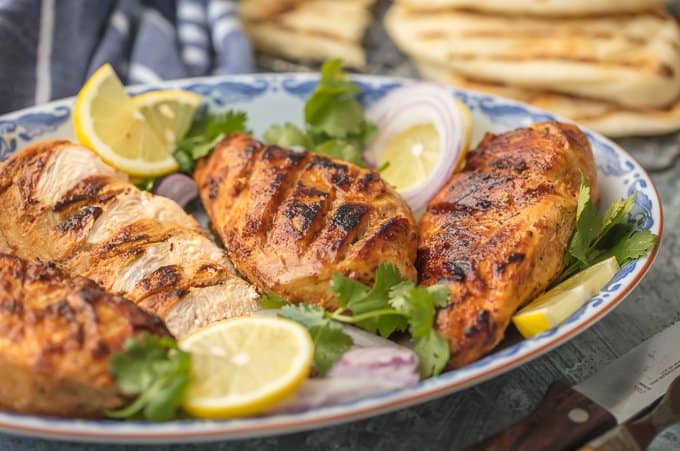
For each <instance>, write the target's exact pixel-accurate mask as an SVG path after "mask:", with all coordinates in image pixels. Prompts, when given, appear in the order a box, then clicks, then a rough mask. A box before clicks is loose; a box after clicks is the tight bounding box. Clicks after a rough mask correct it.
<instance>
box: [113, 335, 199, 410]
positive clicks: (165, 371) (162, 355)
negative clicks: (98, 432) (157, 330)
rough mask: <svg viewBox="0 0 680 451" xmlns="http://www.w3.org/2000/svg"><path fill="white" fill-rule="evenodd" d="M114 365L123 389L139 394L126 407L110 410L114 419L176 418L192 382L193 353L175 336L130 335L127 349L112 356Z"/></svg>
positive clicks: (126, 393) (132, 394) (119, 386)
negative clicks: (177, 341)
mask: <svg viewBox="0 0 680 451" xmlns="http://www.w3.org/2000/svg"><path fill="white" fill-rule="evenodd" d="M110 368H111V372H112V373H113V375H114V376H115V378H116V383H117V384H118V388H119V389H120V391H121V392H122V393H123V394H125V395H128V396H136V397H137V398H136V399H135V400H134V401H133V402H132V403H131V404H129V405H128V406H126V407H123V408H122V409H119V410H113V411H108V412H107V415H108V416H110V417H112V418H136V417H140V416H141V417H143V418H145V419H147V420H150V421H168V420H172V419H173V418H175V416H176V415H177V410H178V409H179V406H180V404H181V402H182V398H183V396H184V393H185V391H186V389H187V387H188V386H189V383H190V382H191V355H190V354H188V353H186V352H184V351H182V350H180V349H179V348H178V347H177V343H176V342H175V340H173V339H172V338H169V337H159V336H156V335H151V334H148V333H145V334H143V335H141V336H139V337H133V338H130V339H129V340H128V341H127V342H126V343H125V346H124V347H123V351H121V352H118V353H115V354H113V356H111V363H110Z"/></svg>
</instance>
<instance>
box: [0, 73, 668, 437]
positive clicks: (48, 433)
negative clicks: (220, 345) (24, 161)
mask: <svg viewBox="0 0 680 451" xmlns="http://www.w3.org/2000/svg"><path fill="white" fill-rule="evenodd" d="M317 79H318V77H317V76H316V75H311V74H310V75H307V74H305V75H300V74H276V75H272V74H268V75H267V74H263V75H244V76H230V77H219V78H198V79H189V80H179V81H173V82H165V83H158V84H154V85H147V86H140V87H133V88H131V89H130V91H131V92H132V93H139V92H143V91H149V90H155V89H166V88H182V89H188V90H191V91H194V92H196V93H198V94H200V95H202V96H203V97H204V99H205V102H206V104H207V105H209V107H210V108H211V109H214V110H221V109H227V108H236V109H240V110H243V111H246V112H247V113H248V117H249V125H250V127H252V128H253V130H254V132H255V135H256V136H261V133H262V132H263V131H264V130H265V129H266V128H267V127H268V126H269V125H270V124H273V123H283V122H285V121H288V122H292V123H295V124H298V125H302V124H301V121H302V116H303V105H304V100H305V99H306V97H307V96H308V95H309V94H310V93H311V91H312V90H313V89H314V87H315V86H316V82H317ZM353 79H354V81H355V82H357V83H358V84H359V85H360V86H361V88H362V90H363V94H362V102H364V104H366V105H370V104H371V103H372V102H375V101H376V100H377V99H379V98H381V97H383V96H384V95H385V94H387V93H388V92H389V91H391V90H392V89H394V88H396V87H399V86H402V85H404V84H408V83H413V81H410V80H402V79H397V78H386V77H374V76H358V77H354V78H353ZM449 89H450V90H451V93H452V94H453V95H454V96H456V97H457V98H458V99H460V100H461V101H463V102H464V103H465V104H467V106H468V107H469V108H470V110H471V112H472V116H473V122H474V129H473V140H472V142H473V144H476V143H477V142H479V139H480V138H481V137H482V136H483V134H484V133H485V132H502V131H506V130H510V129H514V128H517V127H524V126H527V125H529V124H531V123H534V122H539V121H545V120H551V119H556V117H555V116H554V115H551V114H549V113H546V112H543V111H541V110H538V109H536V108H533V107H530V106H527V105H524V104H521V103H519V102H515V101H511V100H507V99H503V98H500V97H493V96H489V95H485V94H480V93H475V92H471V91H465V90H459V89H454V88H449ZM72 104H73V99H65V100H60V101H56V102H52V103H49V104H46V105H42V106H38V107H34V108H29V109H26V110H22V111H18V112H16V113H12V114H8V115H5V116H2V117H0V161H1V160H4V159H5V158H7V157H8V156H9V155H10V154H12V153H13V152H15V151H17V150H18V149H21V148H23V147H24V146H25V145H27V144H29V143H31V142H33V141H38V140H43V139H53V138H67V139H74V135H73V127H72V123H71V107H72ZM585 132H586V134H587V135H588V138H589V139H590V142H591V145H592V147H593V151H594V154H595V160H596V163H597V168H598V177H599V184H600V190H601V192H602V204H603V205H609V204H610V203H611V202H613V201H615V200H617V199H619V198H621V197H625V196H628V195H630V194H631V193H633V192H636V191H637V192H638V196H637V204H636V206H635V208H634V210H633V214H634V217H635V220H636V221H637V223H638V226H639V227H640V228H641V229H646V230H651V231H653V232H654V233H656V234H658V235H659V236H661V233H662V229H663V214H662V209H661V202H660V199H659V196H658V193H657V191H656V188H655V187H654V184H653V183H652V181H651V180H650V178H649V176H648V175H647V174H646V172H645V171H644V169H642V167H640V165H639V164H638V163H637V162H635V161H634V160H633V158H631V156H630V155H628V154H627V153H626V152H625V151H623V150H622V149H620V148H619V147H618V146H617V145H616V144H614V143H612V142H611V141H609V140H607V139H605V138H603V137H602V136H600V135H598V134H596V133H593V132H590V131H587V130H586V131H585ZM656 252H657V250H656V249H655V250H654V251H653V252H652V253H651V254H650V255H649V256H647V257H645V258H643V259H640V260H637V261H634V262H630V263H628V264H626V265H624V266H623V267H622V268H621V270H620V271H619V273H618V274H617V275H616V276H615V277H614V279H613V280H612V281H611V282H610V283H609V284H608V285H607V286H606V287H605V288H604V289H603V290H602V291H601V292H600V293H598V295H597V296H595V297H594V298H592V299H591V300H590V301H589V302H588V303H587V304H586V305H585V306H584V307H583V308H581V309H580V310H579V311H578V312H576V313H575V314H574V315H572V316H571V317H570V318H569V319H568V320H567V321H566V322H564V323H563V324H562V325H560V326H559V327H557V328H555V329H553V330H550V331H547V332H545V333H542V334H540V335H538V336H535V337H534V338H531V339H528V340H523V341H519V342H517V343H514V344H509V345H505V346H504V347H503V346H502V347H501V348H499V349H497V350H496V351H495V352H493V353H492V354H489V355H487V356H486V357H484V358H482V359H480V360H478V361H476V362H474V363H472V364H470V365H468V366H466V367H464V368H460V369H458V370H454V371H449V372H446V373H444V374H441V375H440V376H438V377H435V378H432V379H428V380H425V381H423V382H421V383H419V384H417V385H415V386H412V387H409V388H407V389H403V390H399V391H395V392H391V393H387V394H383V395H380V396H373V397H369V398H365V399H362V400H360V401H357V402H352V403H345V404H338V405H334V406H329V407H324V408H318V409H313V410H310V411H307V412H302V413H296V414H286V415H273V416H263V417H254V418H244V419H235V420H224V421H206V420H181V421H173V422H168V423H163V424H154V423H147V422H134V421H130V422H121V421H111V420H70V419H53V418H45V417H37V416H30V415H17V414H11V413H4V412H0V430H1V431H4V432H8V433H13V434H21V435H27V436H35V437H44V438H52V439H62V440H75V441H86V442H109V443H113V442H118V443H154V442H162V443H166V444H167V443H172V442H197V441H209V440H223V439H232V438H244V437H259V436H264V435H271V434H277V433H286V432H293V431H299V430H304V429H311V428H316V427H321V426H327V425H331V424H337V423H342V422H347V421H351V420H357V419H360V418H365V417H369V416H373V415H378V414H381V413H385V412H388V411H391V410H395V409H399V408H403V407H407V406H410V405H413V404H418V403H422V402H425V401H427V400H431V399H434V398H437V397H441V396H444V395H448V394H451V393H453V392H456V391H459V390H462V389H464V388H467V387H470V386H472V385H475V384H478V383H480V382H482V381H484V380H486V379H489V378H491V377H494V376H497V375H499V374H502V373H504V372H506V371H509V370H510V369H512V368H514V367H516V366H518V365H521V364H523V363H525V362H527V361H529V360H531V359H534V358H536V357H538V356H539V355H541V354H543V353H545V352H547V351H550V350H551V349H553V348H555V347H557V346H559V345H560V344H562V343H564V342H565V341H567V340H569V339H570V338H572V337H574V336H575V335H577V334H579V333H580V332H583V331H584V330H585V329H587V328H588V327H590V326H592V325H593V324H594V323H595V322H597V321H598V320H599V319H601V318H602V317H603V316H604V315H605V314H606V313H607V312H609V311H610V310H612V309H613V308H614V307H615V306H616V305H618V304H619V303H620V302H621V301H622V300H623V298H624V297H625V296H626V295H627V294H629V293H630V292H631V290H632V289H633V288H634V287H635V285H637V283H638V282H639V281H640V279H641V278H642V277H643V276H644V274H645V273H646V272H647V270H648V269H649V267H650V265H651V263H652V261H653V260H654V257H655V256H656Z"/></svg>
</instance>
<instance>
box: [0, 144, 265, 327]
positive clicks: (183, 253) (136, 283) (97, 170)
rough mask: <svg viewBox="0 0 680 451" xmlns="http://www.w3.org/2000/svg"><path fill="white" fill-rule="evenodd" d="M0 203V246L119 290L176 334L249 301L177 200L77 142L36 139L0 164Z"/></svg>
mask: <svg viewBox="0 0 680 451" xmlns="http://www.w3.org/2000/svg"><path fill="white" fill-rule="evenodd" d="M0 205H1V206H2V208H1V209H0V230H2V237H3V238H0V246H3V247H4V248H9V251H10V253H12V254H14V255H17V256H19V257H22V258H27V259H34V258H39V259H41V260H42V261H50V262H54V263H55V264H56V265H57V266H58V267H60V268H61V269H63V270H64V271H66V272H67V273H68V274H69V275H80V276H84V277H88V278H90V279H92V280H94V281H95V282H96V283H98V284H99V285H101V286H102V287H103V288H104V289H106V290H107V291H109V292H111V293H116V294H122V295H124V296H125V297H126V298H128V299H130V300H132V301H133V302H135V303H136V304H137V305H139V306H140V307H142V308H143V309H145V310H147V311H149V312H151V313H154V314H156V315H158V316H160V317H161V318H163V320H164V321H165V323H166V324H167V326H168V328H169V329H170V330H171V331H172V333H173V334H175V335H176V336H182V335H185V334H186V333H187V332H190V331H191V330H193V329H195V328H198V327H201V326H204V325H206V324H209V323H211V322H214V321H218V320H221V319H224V318H228V317H232V316H238V315H243V314H246V313H250V312H251V311H253V310H255V309H257V307H258V303H257V298H258V294H257V292H256V290H255V289H254V287H252V286H251V285H250V284H248V283H247V282H245V281H244V280H243V279H241V278H240V277H238V276H237V275H236V274H235V272H234V270H233V267H232V266H231V264H230V263H229V261H228V259H227V255H226V254H225V252H224V251H223V250H222V249H220V248H219V247H218V246H217V245H216V244H215V243H213V242H212V241H211V240H210V239H209V238H208V236H207V234H206V233H205V232H204V231H202V230H201V229H200V227H199V225H198V224H197V223H196V221H195V220H194V219H193V218H192V217H191V216H190V215H188V214H187V213H185V212H184V210H183V209H182V208H181V207H180V206H179V205H177V204H176V203H175V202H173V201H172V200H170V199H167V198H164V197H161V196H154V195H152V194H150V193H148V192H145V191H141V190H139V189H138V188H137V187H136V186H134V185H133V184H131V183H129V182H128V181H127V176H125V175H123V174H120V173H117V172H115V171H114V170H113V169H112V168H111V167H109V166H107V165H106V164H104V163H103V162H102V161H101V160H100V159H99V158H98V157H97V156H96V155H95V154H94V153H92V152H91V151H90V150H88V149H86V148H84V147H82V146H79V145H77V144H73V143H70V142H68V141H47V142H41V143H37V144H34V145H32V146H30V147H27V148H26V149H23V150H22V151H20V152H18V153H16V154H15V155H13V156H11V157H10V158H9V159H8V160H7V161H5V162H4V163H2V164H0ZM2 241H4V243H3V242H2Z"/></svg>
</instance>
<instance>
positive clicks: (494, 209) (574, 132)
mask: <svg viewBox="0 0 680 451" xmlns="http://www.w3.org/2000/svg"><path fill="white" fill-rule="evenodd" d="M581 172H582V173H583V174H585V175H586V177H587V178H588V181H589V184H590V186H591V193H592V196H593V198H594V199H595V200H597V198H598V197H599V194H598V189H597V180H596V169H595V164H594V160H593V155H592V152H591V149H590V144H589V142H588V139H587V138H586V136H585V135H584V134H583V133H582V132H581V131H580V130H579V129H578V128H577V127H575V126H573V125H569V124H562V123H554V122H553V123H551V122H547V123H540V124H535V125H532V126H530V127H528V128H524V129H518V130H515V131H511V132H508V133H504V134H501V135H497V136H496V135H491V134H488V135H487V136H486V137H485V138H484V139H483V140H482V142H481V144H480V145H479V147H478V148H477V149H476V150H475V151H473V152H471V153H470V155H469V157H468V160H467V166H466V170H465V171H464V172H462V173H458V174H455V175H454V176H453V177H452V178H451V180H450V181H449V183H448V184H447V185H446V186H445V187H444V188H443V189H442V190H441V191H440V192H439V194H437V196H435V198H434V199H432V201H431V202H430V204H429V205H428V208H427V211H426V213H425V215H424V216H423V218H422V221H421V223H420V241H419V244H418V260H417V263H416V266H417V268H418V271H419V276H420V282H421V283H423V284H425V285H431V284H436V283H444V284H447V285H448V286H449V288H450V289H451V300H450V303H449V305H448V307H446V308H443V309H441V310H440V311H439V312H438V314H437V329H438V330H439V332H440V333H441V334H442V335H443V336H444V337H445V338H446V339H447V340H448V342H449V346H450V349H451V361H450V366H451V367H459V366H462V365H465V364H467V363H469V362H472V361H474V360H476V359H478V358H479V357H481V356H482V355H484V354H485V353H487V352H488V351H490V350H491V349H492V348H494V347H495V346H496V345H497V344H498V342H500V341H501V339H502V338H503V335H504V332H505V329H506V328H507V326H508V323H509V322H510V318H511V316H512V315H513V314H514V312H515V311H516V310H517V308H518V307H520V306H521V305H522V304H524V303H526V302H527V301H529V300H531V299H533V298H534V297H535V296H537V295H538V294H540V293H541V292H542V291H544V290H545V289H546V288H547V287H548V285H549V284H550V282H551V281H552V280H553V279H554V278H555V277H556V276H557V275H558V274H559V273H560V271H561V270H562V269H563V265H564V254H565V252H566V250H567V247H568V243H569V240H570V238H571V235H572V233H573V232H574V228H575V218H576V205H577V196H578V189H579V184H580V173H581Z"/></svg>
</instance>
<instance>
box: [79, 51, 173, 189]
mask: <svg viewBox="0 0 680 451" xmlns="http://www.w3.org/2000/svg"><path fill="white" fill-rule="evenodd" d="M73 124H74V128H75V133H76V136H77V138H78V140H79V141H80V142H81V143H82V144H83V145H85V146H87V147H89V148H90V149H92V150H93V151H94V152H96V153H97V155H99V157H100V158H101V159H102V160H104V161H105V162H107V163H108V164H110V165H111V166H113V167H115V168H117V169H120V170H121V171H123V172H126V173H128V174H130V175H133V176H140V177H155V176H159V175H163V174H167V173H169V172H173V171H176V170H177V162H176V161H175V159H174V158H173V156H172V151H173V149H171V148H169V147H168V146H167V144H166V143H164V142H163V140H162V139H161V138H160V137H159V136H157V135H156V132H155V131H154V129H153V128H152V126H151V125H150V124H149V123H148V122H147V120H146V118H145V117H144V115H143V114H142V113H141V112H140V111H139V109H138V108H137V107H136V106H135V103H134V102H133V101H132V99H131V98H130V97H129V96H128V95H127V93H126V92H125V90H124V89H123V85H122V83H121V82H120V80H119V79H118V77H117V76H116V74H115V72H114V71H113V68H112V67H111V66H110V65H109V64H105V65H104V66H102V67H100V68H99V69H98V70H97V71H96V72H95V73H94V74H93V75H92V76H91V77H90V79H89V80H87V82H86V83H85V86H83V88H82V89H81V90H80V92H79V93H78V97H77V98H76V103H75V106H74V108H73Z"/></svg>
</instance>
